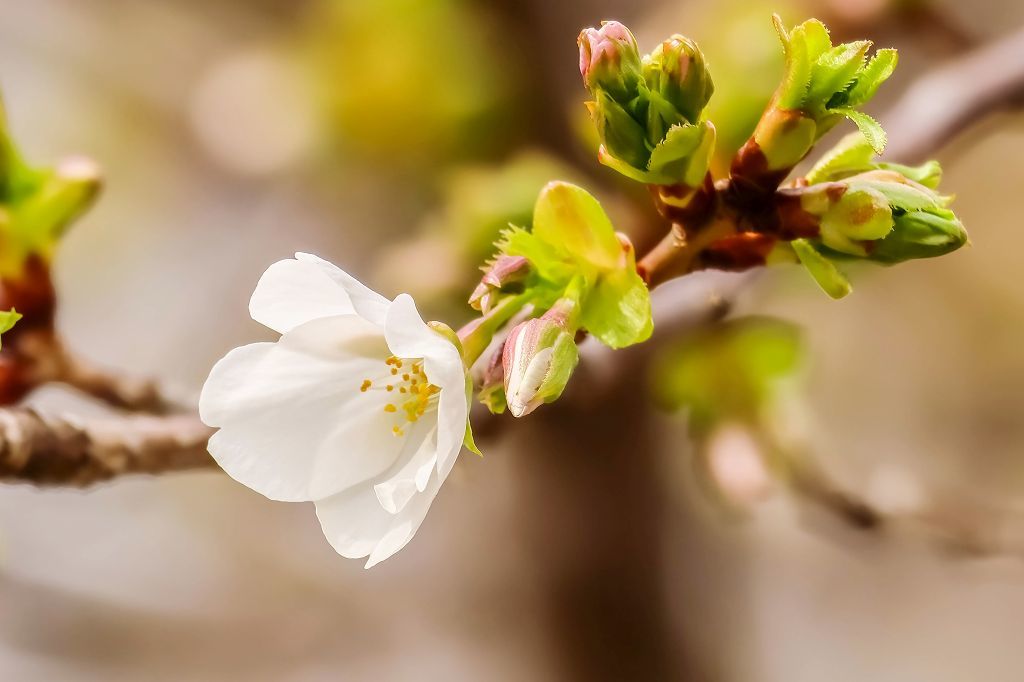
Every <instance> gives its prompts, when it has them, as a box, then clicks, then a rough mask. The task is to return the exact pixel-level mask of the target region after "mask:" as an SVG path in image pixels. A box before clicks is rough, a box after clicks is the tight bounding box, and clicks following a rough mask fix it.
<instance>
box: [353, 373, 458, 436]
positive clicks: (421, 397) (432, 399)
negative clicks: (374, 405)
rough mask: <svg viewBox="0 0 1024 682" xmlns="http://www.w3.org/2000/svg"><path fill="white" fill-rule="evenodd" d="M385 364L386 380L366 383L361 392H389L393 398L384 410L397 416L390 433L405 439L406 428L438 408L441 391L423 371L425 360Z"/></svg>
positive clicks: (365, 381)
mask: <svg viewBox="0 0 1024 682" xmlns="http://www.w3.org/2000/svg"><path fill="white" fill-rule="evenodd" d="M384 364H385V365H386V366H387V374H385V375H384V378H383V379H376V380H372V379H363V383H362V384H360V386H359V391H360V392H361V393H367V392H368V391H386V392H387V393H390V394H392V395H391V396H389V397H390V398H391V400H390V401H389V402H388V403H387V404H385V405H384V408H383V409H384V412H386V413H388V414H393V415H395V419H396V421H397V423H396V424H395V425H394V426H392V427H391V433H393V434H394V435H395V436H404V435H405V427H407V426H409V425H410V424H415V423H416V422H417V421H419V419H420V417H422V416H423V415H424V414H426V412H427V410H429V409H431V408H432V407H433V406H434V405H435V404H436V402H437V395H438V394H439V393H440V392H441V389H440V388H438V387H437V386H434V385H433V384H432V383H430V381H429V380H428V379H427V375H426V373H425V372H424V371H423V360H403V359H401V358H396V357H395V356H394V355H392V356H391V357H389V358H387V359H386V360H385V361H384Z"/></svg>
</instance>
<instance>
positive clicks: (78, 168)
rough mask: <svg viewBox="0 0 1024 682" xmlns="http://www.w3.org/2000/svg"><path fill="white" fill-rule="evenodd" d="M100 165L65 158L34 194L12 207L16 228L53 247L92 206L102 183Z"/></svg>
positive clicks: (86, 160)
mask: <svg viewBox="0 0 1024 682" xmlns="http://www.w3.org/2000/svg"><path fill="white" fill-rule="evenodd" d="M101 178H102V176H101V174H100V169H99V166H97V165H96V163H95V162H93V161H91V160H89V159H86V158H84V157H73V158H70V159H66V160H65V161H63V162H61V163H60V164H58V166H57V167H56V168H55V169H54V170H53V171H52V172H51V173H50V174H49V175H48V176H47V177H45V178H44V179H43V180H42V181H41V182H40V184H39V186H38V188H37V189H36V190H35V192H33V193H32V194H31V195H29V196H28V197H26V198H25V199H24V200H22V201H21V202H18V203H16V204H15V205H14V207H13V208H12V210H11V213H12V219H13V222H14V223H15V224H14V229H15V230H17V231H18V232H20V233H22V234H25V235H31V237H30V239H31V240H32V241H33V242H35V243H36V244H40V245H45V246H50V245H52V244H51V242H52V241H53V240H55V239H56V238H57V237H59V236H60V235H61V234H62V233H63V231H64V229H65V228H66V227H67V226H68V224H69V223H70V222H71V221H73V220H74V219H75V218H77V217H78V216H80V215H81V214H82V213H83V212H84V211H85V210H86V209H87V208H89V206H91V205H92V203H93V201H94V200H95V199H96V196H97V195H98V194H99V191H100V186H101Z"/></svg>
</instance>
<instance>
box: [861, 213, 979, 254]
mask: <svg viewBox="0 0 1024 682" xmlns="http://www.w3.org/2000/svg"><path fill="white" fill-rule="evenodd" d="M966 243H967V230H965V229H964V226H963V223H961V222H960V221H959V220H957V218H956V216H955V215H954V214H953V212H952V211H949V210H947V209H932V210H924V211H913V212H910V213H904V214H902V215H898V216H896V225H895V227H894V228H893V230H892V232H891V233H890V234H889V236H888V237H886V238H885V239H882V240H881V241H878V242H875V243H874V245H873V248H872V249H871V252H870V255H869V258H870V259H871V260H873V261H877V262H880V263H900V262H903V261H906V260H911V259H914V258H934V257H936V256H944V255H946V254H947V253H950V252H952V251H956V250H957V249H959V248H960V247H961V246H963V245H964V244H966Z"/></svg>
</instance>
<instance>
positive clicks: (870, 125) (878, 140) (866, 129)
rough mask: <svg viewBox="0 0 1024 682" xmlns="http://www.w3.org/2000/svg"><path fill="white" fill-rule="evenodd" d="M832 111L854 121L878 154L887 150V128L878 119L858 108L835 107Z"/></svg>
mask: <svg viewBox="0 0 1024 682" xmlns="http://www.w3.org/2000/svg"><path fill="white" fill-rule="evenodd" d="M832 111H834V112H835V113H837V114H842V115H843V116H845V117H846V118H848V119H850V120H851V121H853V123H854V124H855V125H856V126H857V128H859V129H860V132H861V134H862V135H864V139H866V140H867V141H868V144H870V145H871V148H872V149H874V150H875V153H876V154H881V153H882V152H883V151H885V144H886V141H887V140H886V136H885V130H884V129H883V128H882V125H881V124H880V123H879V122H878V121H876V120H875V119H873V118H871V117H870V116H868V115H867V114H865V113H864V112H863V111H857V110H856V109H850V108H846V107H843V108H839V109H833V110H832Z"/></svg>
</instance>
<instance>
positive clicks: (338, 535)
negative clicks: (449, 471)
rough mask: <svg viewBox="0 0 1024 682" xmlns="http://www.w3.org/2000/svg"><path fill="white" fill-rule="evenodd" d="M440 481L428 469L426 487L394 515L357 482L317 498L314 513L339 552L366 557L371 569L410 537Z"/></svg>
mask: <svg viewBox="0 0 1024 682" xmlns="http://www.w3.org/2000/svg"><path fill="white" fill-rule="evenodd" d="M443 481H444V479H443V478H441V477H440V476H438V474H437V473H436V472H434V471H431V474H430V479H429V481H428V482H427V486H426V489H425V490H424V491H423V492H421V493H416V494H415V495H413V496H412V498H411V499H410V500H409V503H408V504H406V505H405V506H404V507H403V508H402V510H401V511H400V512H399V513H397V514H389V513H388V512H387V511H385V510H384V508H383V507H381V506H380V504H379V503H378V501H377V496H376V495H375V494H374V491H373V488H372V487H370V486H368V485H359V486H354V487H352V488H350V489H349V490H345V491H342V492H340V493H338V494H337V495H332V496H330V497H327V498H324V499H322V500H317V501H316V515H317V517H318V518H319V519H320V526H321V528H323V531H324V535H325V536H326V537H327V541H328V542H330V543H331V546H332V547H334V549H335V551H336V552H338V554H341V555H342V556H345V557H349V558H350V559H358V558H362V557H365V556H368V557H369V559H368V560H367V562H366V568H370V567H371V566H373V565H375V564H377V563H380V562H381V561H383V560H384V559H387V558H388V557H390V556H391V555H392V554H394V553H395V552H397V551H398V550H400V549H402V548H403V547H405V545H406V544H407V543H408V542H409V540H411V539H412V537H413V535H415V534H416V531H417V530H418V529H419V527H420V524H421V523H423V518H424V517H425V516H426V515H427V510H428V509H430V504H431V502H433V501H434V497H435V496H436V495H437V491H438V490H439V489H440V488H441V483H442V482H443Z"/></svg>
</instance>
